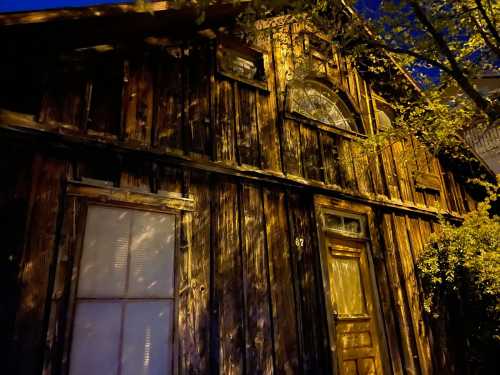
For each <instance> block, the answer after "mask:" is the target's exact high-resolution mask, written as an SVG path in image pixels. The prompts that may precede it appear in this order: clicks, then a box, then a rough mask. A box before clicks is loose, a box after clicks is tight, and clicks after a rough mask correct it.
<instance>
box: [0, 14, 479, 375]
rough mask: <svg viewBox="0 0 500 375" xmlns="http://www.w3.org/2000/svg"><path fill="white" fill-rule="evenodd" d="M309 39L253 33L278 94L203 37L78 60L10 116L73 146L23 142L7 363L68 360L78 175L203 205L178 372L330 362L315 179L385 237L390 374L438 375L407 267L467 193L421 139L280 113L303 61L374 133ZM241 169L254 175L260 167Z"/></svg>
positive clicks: (342, 72)
mask: <svg viewBox="0 0 500 375" xmlns="http://www.w3.org/2000/svg"><path fill="white" fill-rule="evenodd" d="M312 39H314V35H313V34H311V32H310V31H308V30H307V29H305V28H304V27H301V26H300V25H297V24H286V23H284V24H278V25H277V26H275V27H273V28H266V29H263V30H261V31H260V32H259V34H258V35H257V37H256V39H255V44H256V46H257V47H259V48H260V49H262V50H263V51H264V52H265V54H264V62H265V66H266V72H267V84H268V87H269V91H263V90H260V89H257V88H253V87H250V86H247V85H245V84H242V83H240V82H236V81H232V80H229V79H225V78H222V77H221V76H219V75H218V74H217V73H216V71H215V61H214V41H211V40H206V39H197V40H196V39H193V40H189V41H180V42H179V43H178V44H177V45H169V46H167V47H162V48H159V47H151V46H148V47H144V46H140V47H137V48H134V49H133V50H125V51H124V52H112V53H110V54H95V55H93V56H86V57H85V58H82V59H81V60H79V61H76V62H75V61H74V60H71V61H72V63H71V64H69V65H68V64H67V63H64V64H63V65H60V66H53V68H52V69H51V70H50V71H49V72H47V73H48V80H47V89H46V91H45V93H44V95H43V100H42V102H41V110H40V112H39V113H38V114H37V119H36V121H34V120H33V119H30V118H29V116H18V117H17V120H16V116H14V117H12V116H11V117H9V118H10V120H9V121H11V120H12V121H11V122H9V123H5V122H2V126H3V125H6V126H7V125H8V127H9V129H10V130H12V129H20V128H22V129H27V128H28V129H29V130H30V135H35V134H37V132H38V130H42V131H43V132H44V134H52V135H54V136H55V137H56V138H52V139H55V140H56V141H61V143H64V142H66V141H71V142H72V143H71V144H72V145H79V147H74V148H71V147H67V145H66V147H63V148H62V150H61V149H58V151H57V152H56V151H50V152H49V151H47V150H45V149H44V148H40V147H39V145H36V144H33V145H31V147H32V148H33V150H35V151H36V154H35V156H34V157H33V158H31V157H30V158H28V160H29V162H28V164H29V166H30V168H31V173H29V175H30V181H31V182H30V185H29V186H30V188H29V192H27V193H26V194H29V204H28V210H27V212H28V214H27V220H26V235H25V237H24V252H23V258H22V262H21V270H20V275H21V284H20V285H21V290H20V292H19V295H20V297H19V298H20V302H19V306H20V307H19V310H18V312H17V317H16V323H15V328H14V331H15V336H14V337H15V344H14V352H13V353H14V355H13V356H12V357H11V360H12V364H13V366H14V370H13V372H12V373H19V374H26V375H27V374H33V375H34V374H39V373H40V371H41V369H42V368H44V369H46V371H48V372H47V373H50V371H54V373H56V372H57V370H58V365H57V358H58V355H59V354H60V353H59V352H58V350H59V348H60V346H59V345H58V343H60V341H61V340H63V339H64V337H59V336H57V335H56V336H54V337H52V336H51V337H48V338H46V337H45V334H46V332H47V327H48V328H49V331H50V328H51V327H52V326H51V324H53V320H51V319H52V316H51V317H50V319H49V315H48V314H49V311H50V312H51V313H52V314H54V312H59V314H61V313H62V314H63V313H64V309H63V308H62V307H61V305H60V301H62V300H64V298H61V295H59V294H57V293H53V292H54V291H53V289H52V288H53V287H52V284H53V281H54V280H55V281H56V282H58V280H65V277H66V276H65V275H64V274H63V275H55V274H54V272H55V267H54V266H55V259H56V253H57V251H59V252H64V251H67V248H68V247H69V246H71V245H70V244H71V241H72V239H71V238H60V234H61V233H62V232H61V230H60V229H61V228H68V227H71V225H74V223H75V222H76V221H75V220H73V219H74V217H75V215H77V214H78V212H77V210H75V209H72V208H71V207H74V206H73V205H72V204H74V202H72V201H71V199H68V198H67V197H65V194H64V192H65V189H64V187H65V182H66V181H67V180H68V179H74V180H82V179H95V180H106V181H111V183H112V184H113V185H114V186H117V187H123V188H131V189H136V190H140V191H145V192H152V193H158V192H160V191H169V192H177V193H181V194H191V195H192V196H193V198H194V200H195V204H196V209H195V211H193V212H189V213H183V216H182V223H183V224H182V231H181V232H182V233H181V241H182V243H181V249H182V251H181V254H180V259H179V272H180V276H179V297H178V298H179V301H180V304H181V306H182V308H181V309H180V311H179V317H178V322H177V324H178V332H179V337H180V340H179V352H178V367H179V373H182V374H184V373H190V374H192V373H200V374H203V373H207V372H210V373H220V374H240V373H246V374H254V373H265V374H271V373H279V374H282V373H285V374H296V373H308V374H323V373H331V369H330V364H331V360H330V351H329V343H328V334H327V332H328V328H327V326H326V318H325V316H324V314H325V308H324V303H325V301H324V294H323V289H322V288H323V286H322V280H321V273H320V269H319V268H320V267H319V255H318V254H319V253H318V239H317V223H316V222H315V217H314V204H313V201H314V190H313V189H311V188H320V189H321V192H322V193H323V194H331V195H333V196H336V195H337V196H342V197H343V198H344V199H346V197H347V198H348V199H351V198H352V199H357V200H358V201H359V200H365V201H366V202H367V204H371V205H374V207H376V211H377V212H376V213H377V215H378V217H379V221H378V224H379V228H378V232H379V234H380V238H378V239H377V240H379V241H380V243H381V244H382V246H381V253H380V254H377V256H376V257H375V259H374V263H375V268H376V276H377V289H378V292H379V295H380V299H381V305H382V314H383V321H384V328H385V329H384V334H385V335H386V338H387V342H388V345H389V350H388V352H389V356H390V361H391V368H392V371H393V373H395V374H431V373H443V371H444V370H443V368H445V367H446V363H445V362H444V361H446V355H441V356H437V355H435V354H433V352H432V350H433V344H434V343H433V342H434V340H435V338H434V337H433V335H432V332H431V331H430V330H429V326H428V324H427V322H426V317H425V316H424V314H423V309H422V307H423V306H422V300H421V296H420V294H419V285H418V280H417V278H416V274H415V262H416V259H417V257H418V254H419V253H420V251H421V250H422V246H423V243H424V242H425V239H426V238H427V237H428V234H429V233H430V232H431V231H433V230H434V229H435V224H434V223H433V222H432V214H433V213H434V212H435V211H436V210H435V207H436V204H439V206H440V208H441V209H444V210H447V211H448V212H450V213H453V214H463V213H464V212H465V211H466V210H467V209H469V208H470V207H472V206H473V205H474V202H473V201H472V199H471V198H470V197H469V196H468V195H467V193H466V192H465V190H464V189H463V187H462V186H461V185H460V184H459V183H457V181H456V180H455V176H453V174H452V173H450V172H448V171H445V170H444V169H443V167H442V166H441V164H440V162H439V161H438V160H437V159H436V158H435V157H433V156H432V155H430V154H429V153H428V152H426V151H424V149H422V148H421V147H420V146H419V145H418V142H417V141H416V140H415V139H409V140H407V141H405V142H395V143H393V144H391V145H388V146H387V147H385V148H384V149H383V150H382V151H381V152H380V153H379V154H377V155H376V156H374V157H368V156H367V155H365V154H363V153H361V152H360V151H359V148H360V145H359V144H358V143H357V142H356V136H354V135H352V134H348V133H345V132H342V131H338V130H335V129H333V128H329V127H327V126H321V125H318V124H316V123H313V122H310V121H305V120H301V119H299V118H297V117H293V116H289V115H288V114H287V113H286V112H285V103H284V100H285V92H286V86H287V82H288V81H290V80H291V79H298V78H299V75H298V73H297V72H298V71H300V69H301V66H302V64H304V61H308V64H310V66H312V67H313V68H314V72H315V75H316V76H317V78H320V79H322V80H323V81H324V80H329V81H331V84H332V87H336V88H338V89H340V90H342V91H343V92H344V95H345V97H347V98H349V105H350V106H352V108H353V109H354V110H355V111H356V112H357V115H358V117H359V120H360V121H361V122H362V123H363V124H364V127H365V130H366V132H367V133H372V132H375V131H377V129H378V127H379V124H378V118H377V116H376V115H375V113H376V110H377V100H375V97H374V94H373V92H372V90H371V88H370V85H369V84H368V83H367V82H364V81H363V80H362V78H361V77H360V76H359V74H357V73H356V71H355V70H354V69H353V68H352V67H351V66H349V63H348V61H346V60H345V59H344V58H342V56H340V55H339V54H338V53H336V51H333V50H332V51H331V54H329V55H328V56H323V55H321V54H320V53H319V52H318V51H315V50H314V46H315V42H314V41H313V40H312ZM16 121H17V122H16ZM58 137H59V138H58ZM89 142H91V143H92V142H93V143H92V144H93V146H92V148H87V144H88V143H89ZM96 145H99V146H100V148H101V150H99V147H96ZM107 146H112V147H107ZM120 150H121V151H124V150H125V151H127V152H121V151H120ZM130 150H133V151H134V153H129V152H128V151H130ZM54 152H55V153H54ZM15 155H17V154H15V153H13V154H12V155H7V156H6V158H7V160H10V159H14V158H15V157H16V156H15ZM163 155H170V156H179V157H180V159H179V160H182V161H184V162H186V165H187V164H189V163H187V162H190V163H192V164H191V166H190V167H189V168H188V167H186V166H184V167H180V166H179V165H175V164H173V163H166V162H164V160H163V159H162V156H163ZM409 155H410V157H408V156H409ZM194 162H196V163H197V164H196V163H194ZM197 165H198V166H208V167H209V168H208V167H207V168H208V169H207V168H205V169H204V170H200V168H197V167H196V166H197ZM217 166H224V167H225V169H224V170H225V171H226V172H227V173H225V175H222V174H219V173H218V172H217V168H216V167H217ZM201 169H203V168H201ZM207 170H212V172H207ZM416 170H418V171H420V172H430V173H433V174H436V175H438V176H439V179H440V185H441V188H440V192H439V193H432V192H429V191H427V190H426V191H423V190H420V189H418V188H417V186H416V184H415V181H414V178H413V174H414V173H415V171H416ZM248 171H251V172H258V173H255V174H254V175H253V177H252V179H250V178H247V177H248V176H246V175H245V173H246V172H248ZM230 172H231V173H230ZM229 174H233V176H228V175H229ZM276 177H277V178H280V180H273V181H274V182H273V183H272V184H271V183H270V182H269V180H270V179H272V178H276ZM277 181H281V183H277ZM292 183H293V184H292ZM292 186H293V187H292ZM19 189H20V190H21V188H19ZM73 199H74V198H73ZM377 202H382V203H384V202H386V203H387V202H389V203H390V204H391V205H390V206H385V207H384V205H382V204H378V203H377ZM390 207H392V208H390ZM413 208H418V209H419V210H416V211H414V212H415V213H413V214H410V211H412V209H413ZM418 212H420V213H426V212H427V214H425V215H423V216H417V213H418ZM68 267H69V266H68ZM63 284H64V283H63ZM63 296H64V293H63ZM50 306H52V308H50ZM51 322H52V323H51ZM52 328H53V327H52ZM50 332H52V331H50ZM21 358H23V359H24V360H21Z"/></svg>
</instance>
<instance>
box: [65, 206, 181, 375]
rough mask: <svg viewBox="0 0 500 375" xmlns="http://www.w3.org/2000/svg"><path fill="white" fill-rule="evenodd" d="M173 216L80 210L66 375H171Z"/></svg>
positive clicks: (103, 208) (102, 208)
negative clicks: (83, 222)
mask: <svg viewBox="0 0 500 375" xmlns="http://www.w3.org/2000/svg"><path fill="white" fill-rule="evenodd" d="M175 228H176V216H175V215H172V214H167V213H157V212H148V211H141V210H134V209H125V208H119V207H107V206H97V205H91V206H89V207H88V212H87V217H86V225H85V230H84V235H83V243H82V250H81V255H80V263H79V265H78V277H77V285H76V287H75V289H76V293H75V299H74V320H73V329H72V340H71V354H70V371H69V373H70V375H88V374H96V375H97V374H106V375H108V374H109V375H128V374H130V375H137V374H141V375H156V374H158V375H159V374H162V375H164V374H170V373H171V372H172V358H173V355H172V351H173V321H174V320H173V316H174V310H175V307H174V304H175V292H174V290H175V282H174V280H175V279H174V259H175V247H176V235H175V234H176V230H175Z"/></svg>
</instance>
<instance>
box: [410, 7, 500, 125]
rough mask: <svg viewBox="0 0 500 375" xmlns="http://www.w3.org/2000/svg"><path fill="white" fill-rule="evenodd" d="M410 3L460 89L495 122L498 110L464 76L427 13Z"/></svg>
mask: <svg viewBox="0 0 500 375" xmlns="http://www.w3.org/2000/svg"><path fill="white" fill-rule="evenodd" d="M408 3H409V4H410V6H411V7H412V8H413V11H414V12H415V17H416V18H417V20H418V21H419V22H420V23H421V24H422V26H423V27H424V28H425V30H427V32H428V33H429V35H430V36H431V37H432V39H433V40H434V42H435V43H436V45H437V47H438V48H439V51H440V52H441V53H442V54H443V55H444V56H445V57H446V59H447V60H448V62H449V64H450V73H449V74H450V75H451V77H453V78H454V79H455V81H456V82H457V83H458V85H459V86H460V88H461V89H462V90H463V91H464V92H465V93H466V94H467V96H469V98H470V99H471V100H472V101H473V102H474V104H475V105H476V107H477V108H478V109H479V110H481V111H482V112H484V113H485V114H486V115H488V117H489V119H490V120H491V121H495V120H496V119H497V118H498V113H497V111H496V109H495V108H494V107H492V105H491V103H490V102H489V101H488V100H487V99H486V98H484V97H483V96H482V95H481V94H480V93H479V92H478V91H477V90H476V89H475V88H474V86H473V85H472V83H471V82H470V81H469V79H468V78H467V77H466V76H465V75H464V72H463V71H462V68H461V67H460V65H459V64H458V62H457V60H456V59H455V56H454V55H453V53H452V52H451V50H450V48H449V47H448V44H447V43H446V41H445V40H444V38H443V36H442V35H441V34H440V33H439V32H438V31H437V30H436V29H435V28H434V26H433V25H432V23H431V21H430V20H429V19H428V18H427V15H426V14H425V11H424V10H423V9H422V8H421V6H420V5H419V4H418V3H417V1H415V0H409V1H408Z"/></svg>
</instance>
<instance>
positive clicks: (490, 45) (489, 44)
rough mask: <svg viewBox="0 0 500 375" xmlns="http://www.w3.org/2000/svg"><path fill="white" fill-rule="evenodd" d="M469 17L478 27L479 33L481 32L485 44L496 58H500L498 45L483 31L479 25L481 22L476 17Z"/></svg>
mask: <svg viewBox="0 0 500 375" xmlns="http://www.w3.org/2000/svg"><path fill="white" fill-rule="evenodd" d="M471 19H472V22H474V24H475V25H476V27H477V28H478V30H479V34H481V37H482V38H483V40H484V42H485V43H486V45H487V46H488V47H489V48H490V49H491V50H492V51H493V52H494V53H495V54H496V55H497V57H498V58H500V47H498V46H497V45H495V44H493V43H492V42H491V40H490V38H489V37H488V35H487V34H486V32H485V31H484V29H483V27H482V26H481V24H480V23H479V21H478V20H477V19H476V17H474V16H473V15H471Z"/></svg>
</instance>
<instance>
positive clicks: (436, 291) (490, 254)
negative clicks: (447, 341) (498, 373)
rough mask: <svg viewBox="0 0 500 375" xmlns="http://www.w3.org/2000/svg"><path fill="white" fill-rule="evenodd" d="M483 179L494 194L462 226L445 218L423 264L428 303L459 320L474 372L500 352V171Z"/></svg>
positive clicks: (489, 365)
mask: <svg viewBox="0 0 500 375" xmlns="http://www.w3.org/2000/svg"><path fill="white" fill-rule="evenodd" d="M482 184H483V186H485V188H486V189H487V192H488V198H487V199H486V200H485V201H484V202H482V203H480V204H479V205H478V208H477V210H475V211H473V212H471V213H469V214H468V215H467V216H466V217H465V219H464V221H463V223H462V224H461V225H460V226H454V225H452V224H450V223H447V222H445V221H444V220H441V226H440V230H439V231H438V232H436V233H434V234H433V235H432V236H431V238H430V242H429V243H428V245H427V246H426V248H425V250H424V252H423V255H422V257H421V258H420V260H419V264H418V268H419V273H420V277H421V281H422V286H423V290H424V297H425V304H424V306H425V308H426V310H427V311H428V312H429V313H430V314H431V316H432V317H433V318H434V319H444V318H446V319H448V320H451V321H452V322H453V323H452V324H451V326H452V327H453V329H454V330H455V331H459V332H453V333H452V334H453V335H454V337H455V338H459V339H461V341H462V344H463V345H462V346H463V348H462V350H461V352H462V354H463V355H464V356H465V358H462V359H465V360H466V362H468V366H467V367H468V368H469V370H470V372H472V373H487V371H490V370H491V369H493V368H494V367H493V366H495V365H496V364H498V361H499V360H498V358H497V357H498V356H499V353H500V217H499V216H497V215H494V214H492V212H491V211H492V210H491V206H492V203H493V202H494V201H495V200H496V199H497V197H498V194H499V189H500V176H497V184H496V185H493V184H488V183H482ZM443 315H445V316H443ZM448 323H449V322H448ZM467 372H469V371H467Z"/></svg>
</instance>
